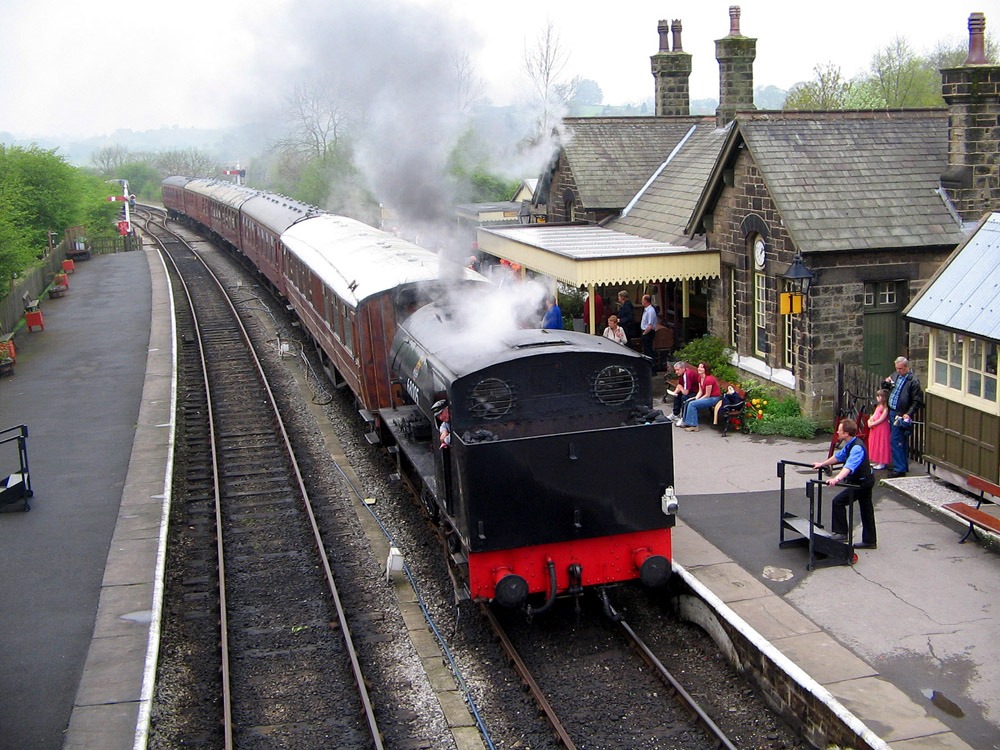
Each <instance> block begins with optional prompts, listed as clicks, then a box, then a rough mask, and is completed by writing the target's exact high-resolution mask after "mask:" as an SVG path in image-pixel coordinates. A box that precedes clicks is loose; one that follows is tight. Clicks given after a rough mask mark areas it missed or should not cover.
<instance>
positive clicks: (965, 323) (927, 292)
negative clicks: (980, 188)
mask: <svg viewBox="0 0 1000 750" xmlns="http://www.w3.org/2000/svg"><path fill="white" fill-rule="evenodd" d="M906 316H907V317H908V318H910V319H912V320H916V321H919V322H921V323H927V324H928V325H931V326H934V327H937V328H947V329H950V330H953V331H959V332H963V333H968V334H971V335H973V336H976V337H978V338H983V339H991V340H993V341H1000V213H993V214H990V215H989V216H988V217H987V218H986V219H985V220H984V221H983V223H982V224H980V226H979V228H978V229H977V230H976V231H975V232H974V233H973V234H972V236H971V237H969V238H968V239H967V240H966V241H965V242H964V243H962V244H961V245H959V246H958V248H957V249H956V250H955V252H954V253H952V255H951V257H950V258H949V259H948V260H947V261H945V262H944V264H943V265H942V266H941V268H940V270H939V271H938V272H937V274H936V275H935V276H934V277H933V278H932V279H931V280H930V281H929V282H928V283H927V285H926V286H925V287H924V288H923V290H921V292H920V293H919V294H918V295H917V297H916V298H915V299H914V300H913V302H912V303H911V304H910V306H909V307H908V308H907V310H906Z"/></svg>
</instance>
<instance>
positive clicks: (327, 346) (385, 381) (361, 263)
mask: <svg viewBox="0 0 1000 750" xmlns="http://www.w3.org/2000/svg"><path fill="white" fill-rule="evenodd" d="M281 241H282V244H283V246H284V252H285V256H286V259H285V264H286V265H285V274H286V277H287V279H286V282H285V283H286V288H285V296H286V298H287V299H288V301H289V302H290V303H291V304H292V306H293V307H294V308H295V310H296V312H297V313H298V315H299V317H300V318H301V319H302V321H303V324H304V326H305V328H306V329H307V330H308V331H309V332H310V333H311V334H312V336H313V338H314V339H315V340H316V342H317V343H318V345H319V348H320V350H321V351H322V353H323V356H324V367H326V368H327V372H328V374H329V375H330V376H331V378H332V379H333V380H334V382H335V383H337V384H338V385H339V384H346V385H347V386H348V387H349V388H350V389H351V390H352V391H353V392H354V393H355V395H356V396H357V397H358V399H359V401H360V402H361V404H362V405H363V406H364V407H365V409H367V410H370V411H371V412H373V413H375V412H377V410H379V409H383V408H386V407H391V406H394V405H396V404H398V403H400V399H401V393H400V392H399V389H398V388H395V387H394V386H393V384H392V375H391V373H390V371H389V363H388V352H389V347H390V345H391V344H392V338H393V336H394V335H395V333H396V327H397V325H398V323H399V321H400V320H402V319H403V318H405V317H406V316H408V315H409V314H410V313H411V312H412V311H413V310H415V309H416V308H418V307H420V306H422V305H424V304H427V303H428V302H430V301H431V300H433V299H437V298H438V297H440V296H442V295H443V294H444V290H445V289H449V290H451V291H452V292H454V293H458V294H461V295H464V296H465V297H466V298H467V299H474V298H475V296H476V294H479V293H483V291H484V290H487V289H492V285H491V284H490V283H489V282H488V281H487V280H486V279H485V278H483V277H482V276H480V275H479V274H478V273H475V272H474V271H470V270H469V269H467V268H461V267H458V266H456V265H454V264H449V263H448V262H447V261H442V260H441V259H440V258H439V256H438V255H437V254H436V253H433V252H431V251H430V250H426V249H424V248H422V247H419V246H417V245H414V244H412V243H410V242H406V241H405V240H402V239H399V238H398V237H394V236H393V235H391V234H388V233H386V232H382V231H380V230H378V229H374V228H372V227H370V226H368V225H367V224H363V223H361V222H359V221H355V220H353V219H348V218H345V217H343V216H334V215H332V214H320V215H318V216H314V217H310V218H307V219H303V220H302V221H300V222H297V223H296V224H294V225H292V226H291V227H289V228H288V229H287V230H286V231H285V232H284V233H283V234H282V237H281ZM463 290H464V291H463ZM476 290H479V291H476ZM377 416H378V415H377V414H376V417H377Z"/></svg>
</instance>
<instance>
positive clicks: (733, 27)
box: [729, 5, 743, 36]
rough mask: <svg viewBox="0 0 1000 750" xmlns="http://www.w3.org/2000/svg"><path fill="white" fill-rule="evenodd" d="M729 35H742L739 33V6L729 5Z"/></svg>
mask: <svg viewBox="0 0 1000 750" xmlns="http://www.w3.org/2000/svg"><path fill="white" fill-rule="evenodd" d="M729 36H743V35H742V34H740V6H738V5H730V6H729Z"/></svg>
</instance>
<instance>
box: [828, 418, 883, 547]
mask: <svg viewBox="0 0 1000 750" xmlns="http://www.w3.org/2000/svg"><path fill="white" fill-rule="evenodd" d="M837 437H839V438H840V440H841V446H840V448H839V449H838V450H837V452H836V453H834V454H833V455H832V456H830V458H828V459H826V461H820V462H818V463H815V464H813V468H814V469H821V468H823V467H824V466H833V464H839V463H843V464H844V465H843V466H842V467H840V471H838V472H837V474H836V476H833V477H831V478H830V479H829V480H827V485H828V486H830V487H836V486H837V485H838V484H840V483H841V482H843V481H844V480H848V481H850V482H851V484H856V485H859V486H860V489H856V490H855V489H847V490H843V491H842V492H841V493H840V494H838V495H837V496H836V497H835V498H833V524H832V526H831V531H832V532H833V534H832V536H831V537H830V538H831V539H834V540H836V541H838V542H843V541H846V539H847V537H848V534H849V532H850V527H849V526H848V525H847V506H848V505H850V504H851V503H853V502H854V501H855V500H857V501H858V511H859V512H860V513H861V544H855V545H854V547H855V549H878V537H877V535H876V533H875V506H874V505H873V504H872V488H873V487H874V486H875V474H874V472H873V471H872V467H871V463H870V462H869V461H868V447H867V446H866V445H865V443H864V441H863V440H862V439H861V438H859V437H858V423H857V422H855V421H854V420H853V419H844V420H842V421H841V422H840V425H839V426H838V427H837Z"/></svg>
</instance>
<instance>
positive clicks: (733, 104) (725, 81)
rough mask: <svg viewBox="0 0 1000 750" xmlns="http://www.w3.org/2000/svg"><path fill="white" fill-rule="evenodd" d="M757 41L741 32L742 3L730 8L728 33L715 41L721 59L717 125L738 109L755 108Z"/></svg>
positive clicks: (731, 116)
mask: <svg viewBox="0 0 1000 750" xmlns="http://www.w3.org/2000/svg"><path fill="white" fill-rule="evenodd" d="M756 57H757V40H756V39H750V38H748V37H745V36H743V35H742V33H740V6H738V5H731V6H730V7H729V36H727V37H725V38H723V39H717V40H716V42H715V59H716V60H718V61H719V108H718V109H716V110H715V120H716V124H717V125H718V127H720V128H721V127H723V126H724V125H726V124H727V123H729V122H731V121H732V120H733V119H734V118H735V117H736V112H737V111H739V110H747V109H756V108H755V107H754V104H753V61H754V59H755V58H756Z"/></svg>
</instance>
